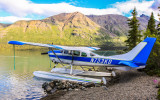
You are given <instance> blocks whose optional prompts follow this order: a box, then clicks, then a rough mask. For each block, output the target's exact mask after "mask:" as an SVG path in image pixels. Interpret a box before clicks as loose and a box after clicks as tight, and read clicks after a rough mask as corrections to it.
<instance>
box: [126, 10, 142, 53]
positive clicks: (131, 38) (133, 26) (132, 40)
mask: <svg viewBox="0 0 160 100" xmlns="http://www.w3.org/2000/svg"><path fill="white" fill-rule="evenodd" d="M136 16H137V11H136V8H134V10H133V11H132V18H131V19H129V20H128V26H129V28H130V30H129V31H128V33H129V34H128V39H127V40H126V41H125V42H126V45H127V46H128V49H129V50H131V49H132V48H133V47H135V46H136V45H137V44H138V43H139V42H140V41H141V35H140V31H139V30H138V28H139V23H138V22H139V21H138V19H137V17H136Z"/></svg>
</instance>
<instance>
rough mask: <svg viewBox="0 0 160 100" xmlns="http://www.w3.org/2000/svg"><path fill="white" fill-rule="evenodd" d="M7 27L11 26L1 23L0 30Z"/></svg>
mask: <svg viewBox="0 0 160 100" xmlns="http://www.w3.org/2000/svg"><path fill="white" fill-rule="evenodd" d="M9 25H11V24H2V23H0V29H3V28H5V27H8V26H9Z"/></svg>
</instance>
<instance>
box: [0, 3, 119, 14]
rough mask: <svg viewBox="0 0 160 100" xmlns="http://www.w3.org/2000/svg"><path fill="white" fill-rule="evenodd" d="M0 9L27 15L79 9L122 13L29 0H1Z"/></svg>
mask: <svg viewBox="0 0 160 100" xmlns="http://www.w3.org/2000/svg"><path fill="white" fill-rule="evenodd" d="M0 9H2V10H5V11H7V12H9V13H11V14H13V15H14V16H20V17H22V16H27V15H28V14H38V15H43V16H47V17H48V16H52V15H56V14H59V13H70V12H75V11H79V12H81V13H83V14H86V15H90V14H96V15H103V14H112V13H115V14H121V13H120V12H119V11H118V10H117V9H115V8H109V9H96V8H83V7H76V6H73V5H71V4H69V3H56V4H35V3H33V2H31V1H29V0H0Z"/></svg>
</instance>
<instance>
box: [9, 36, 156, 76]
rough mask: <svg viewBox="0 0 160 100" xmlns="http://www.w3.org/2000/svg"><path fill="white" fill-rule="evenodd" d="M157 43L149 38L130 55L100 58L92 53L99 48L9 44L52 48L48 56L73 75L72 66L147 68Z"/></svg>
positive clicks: (122, 68) (123, 68) (13, 42)
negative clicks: (66, 65)
mask: <svg viewBox="0 0 160 100" xmlns="http://www.w3.org/2000/svg"><path fill="white" fill-rule="evenodd" d="M155 41H156V38H151V37H147V38H146V39H145V40H144V41H142V42H140V43H139V44H138V45H137V46H136V47H134V48H133V49H132V50H131V51H129V52H128V53H125V54H120V55H114V56H100V55H98V54H95V53H93V52H92V51H94V50H99V49H100V48H98V47H70V46H60V45H50V44H41V43H31V42H21V41H9V42H8V44H13V45H33V46H41V47H48V48H50V51H49V52H48V55H49V57H50V59H51V60H52V62H54V63H56V64H58V63H61V64H69V66H70V67H71V70H70V74H72V73H73V71H72V66H99V67H101V66H105V67H110V68H114V69H119V70H124V71H127V70H131V69H141V68H145V65H146V62H147V59H148V57H149V55H150V52H151V50H152V48H153V45H154V43H155ZM51 48H55V49H59V50H52V49H51Z"/></svg>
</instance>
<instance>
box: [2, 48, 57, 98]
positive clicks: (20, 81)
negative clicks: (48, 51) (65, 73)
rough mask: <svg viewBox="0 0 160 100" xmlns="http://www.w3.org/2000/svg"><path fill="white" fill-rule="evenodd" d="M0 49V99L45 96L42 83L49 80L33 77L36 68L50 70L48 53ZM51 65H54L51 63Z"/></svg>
mask: <svg viewBox="0 0 160 100" xmlns="http://www.w3.org/2000/svg"><path fill="white" fill-rule="evenodd" d="M15 58H16V60H15V61H16V64H15V66H16V69H15V70H14V56H13V51H12V50H10V51H0V99H2V100H6V99H7V100H17V99H25V100H26V99H28V100H30V99H40V98H41V97H43V96H45V94H44V92H43V89H42V84H43V83H44V82H46V81H49V80H44V79H39V78H35V77H33V72H34V71H37V70H41V71H50V70H51V68H50V61H49V57H48V55H41V52H40V51H16V56H15ZM52 66H54V65H53V64H52Z"/></svg>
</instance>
